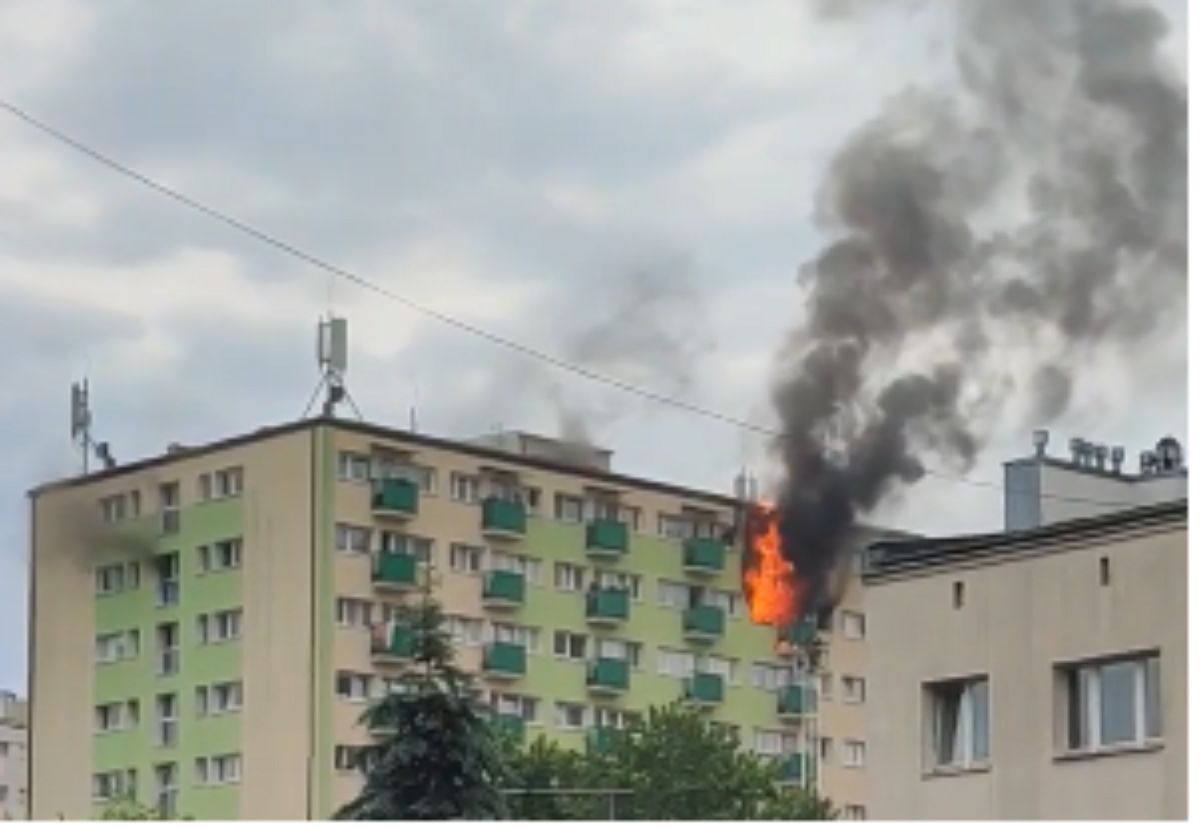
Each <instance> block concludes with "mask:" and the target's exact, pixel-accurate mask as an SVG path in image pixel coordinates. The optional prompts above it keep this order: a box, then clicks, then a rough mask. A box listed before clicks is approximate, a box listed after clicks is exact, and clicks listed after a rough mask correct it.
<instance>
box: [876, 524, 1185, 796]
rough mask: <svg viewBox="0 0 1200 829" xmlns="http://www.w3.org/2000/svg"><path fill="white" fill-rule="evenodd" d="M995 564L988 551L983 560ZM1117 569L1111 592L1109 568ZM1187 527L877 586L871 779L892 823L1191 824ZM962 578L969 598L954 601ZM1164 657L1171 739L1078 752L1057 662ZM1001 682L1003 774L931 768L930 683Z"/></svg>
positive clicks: (996, 686)
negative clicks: (1146, 654) (1105, 577)
mask: <svg viewBox="0 0 1200 829" xmlns="http://www.w3.org/2000/svg"><path fill="white" fill-rule="evenodd" d="M980 555H981V556H983V555H985V554H984V553H982V552H981V553H980ZM1102 556H1107V557H1108V558H1109V561H1110V569H1111V583H1110V584H1109V586H1102V585H1101V584H1100V579H1099V568H1100V564H1099V562H1100V559H1101V557H1102ZM1186 557H1187V533H1186V527H1185V526H1184V525H1182V524H1176V525H1173V526H1170V527H1168V528H1165V529H1164V528H1158V529H1155V530H1143V531H1141V534H1132V532H1130V531H1127V532H1126V533H1125V534H1123V535H1119V536H1118V535H1114V536H1113V537H1111V538H1110V539H1108V540H1104V541H1099V542H1097V541H1092V542H1089V543H1088V544H1086V545H1079V544H1075V545H1071V544H1069V543H1068V542H1063V541H1060V542H1057V543H1056V544H1055V545H1054V546H1047V547H1045V548H1042V549H1040V550H1039V551H1038V552H1037V553H1036V554H1028V555H1024V556H1023V557H1020V558H1017V557H1008V558H1001V557H999V556H996V557H989V558H981V559H980V561H979V562H978V564H977V565H975V566H959V567H957V568H956V569H953V570H940V571H922V572H920V573H917V574H907V575H899V574H897V575H894V576H891V577H889V578H888V579H887V580H882V579H875V578H869V579H868V583H867V589H866V607H867V615H868V619H869V620H870V636H871V660H870V666H869V673H868V688H869V691H868V693H869V694H870V695H871V706H870V709H869V723H868V737H869V744H870V754H869V756H868V761H867V779H868V788H869V802H870V808H871V817H873V818H879V819H909V820H924V819H948V818H954V819H985V818H1002V819H1034V818H1054V819H1085V818H1086V819H1103V818H1142V819H1164V818H1172V819H1179V818H1184V817H1185V816H1186V814H1187V685H1186V676H1187V559H1186ZM955 582H962V584H963V588H964V591H965V592H964V604H963V606H962V607H961V608H958V609H956V608H955V607H954V606H953V602H952V591H953V589H954V588H953V585H954V583H955ZM1148 649H1157V650H1159V651H1160V652H1161V659H1162V712H1163V739H1162V741H1161V745H1160V746H1157V747H1154V748H1153V749H1152V750H1147V751H1137V752H1132V751H1131V752H1125V753H1114V754H1111V755H1107V756H1092V757H1087V758H1083V759H1069V760H1068V759H1064V758H1063V756H1062V749H1061V746H1060V744H1059V740H1058V739H1057V738H1056V728H1057V727H1059V725H1060V723H1059V718H1058V717H1056V714H1055V699H1056V697H1055V693H1054V666H1055V664H1056V663H1059V662H1063V661H1070V660H1081V659H1088V658H1093V657H1103V656H1109V655H1119V654H1122V653H1125V652H1133V651H1138V650H1148ZM970 674H986V675H987V676H988V678H989V682H990V694H991V703H990V716H991V728H990V735H991V760H990V768H988V769H986V770H983V771H978V772H973V773H964V774H961V775H957V776H931V775H930V774H927V773H926V769H925V758H924V750H923V747H924V733H925V729H926V728H928V727H929V726H928V724H927V722H926V716H925V712H924V711H923V703H922V683H925V682H928V681H930V680H937V679H942V678H953V677H962V676H965V675H970Z"/></svg>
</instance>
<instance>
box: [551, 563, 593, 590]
mask: <svg viewBox="0 0 1200 829" xmlns="http://www.w3.org/2000/svg"><path fill="white" fill-rule="evenodd" d="M586 573H587V570H586V569H585V568H583V567H577V566H575V565H574V564H561V563H560V564H555V565H554V586H555V588H557V589H558V590H566V591H569V592H572V593H578V592H580V591H582V590H583V582H584V579H585V578H586Z"/></svg>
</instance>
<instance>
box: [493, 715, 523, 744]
mask: <svg viewBox="0 0 1200 829" xmlns="http://www.w3.org/2000/svg"><path fill="white" fill-rule="evenodd" d="M492 729H493V731H494V732H495V733H496V734H497V735H499V736H501V737H506V738H511V739H514V740H516V741H517V742H524V740H525V721H524V720H523V719H521V716H520V715H519V714H493V715H492Z"/></svg>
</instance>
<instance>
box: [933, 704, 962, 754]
mask: <svg viewBox="0 0 1200 829" xmlns="http://www.w3.org/2000/svg"><path fill="white" fill-rule="evenodd" d="M961 693H962V689H961V688H959V687H953V686H952V687H944V688H941V689H939V690H938V693H937V696H936V697H935V705H936V706H937V709H936V712H935V719H934V723H935V727H936V732H935V733H934V741H935V750H936V752H937V762H938V765H940V766H949V765H953V764H954V763H955V761H956V760H957V759H958V758H957V751H956V749H957V748H958V744H959V733H958V728H959V723H958V713H959V705H960V698H961Z"/></svg>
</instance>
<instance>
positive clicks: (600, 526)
mask: <svg viewBox="0 0 1200 829" xmlns="http://www.w3.org/2000/svg"><path fill="white" fill-rule="evenodd" d="M627 552H629V527H627V526H625V525H624V524H622V523H621V522H620V521H617V520H615V519H612V518H593V519H592V520H591V521H589V522H588V525H587V554H588V555H589V556H591V557H592V558H603V559H613V558H619V557H621V556H623V555H625V554H626V553H627Z"/></svg>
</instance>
